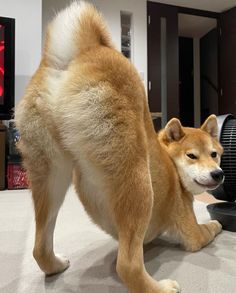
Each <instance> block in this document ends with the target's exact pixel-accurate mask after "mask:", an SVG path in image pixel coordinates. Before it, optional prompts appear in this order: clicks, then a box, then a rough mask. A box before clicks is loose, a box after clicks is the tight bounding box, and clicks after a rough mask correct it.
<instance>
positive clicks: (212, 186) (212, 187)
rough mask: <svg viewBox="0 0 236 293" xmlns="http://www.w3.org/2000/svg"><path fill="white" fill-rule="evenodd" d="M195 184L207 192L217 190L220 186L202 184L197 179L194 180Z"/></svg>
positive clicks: (217, 184) (216, 184)
mask: <svg viewBox="0 0 236 293" xmlns="http://www.w3.org/2000/svg"><path fill="white" fill-rule="evenodd" d="M194 182H195V183H197V184H198V185H200V186H201V187H203V188H205V189H207V190H211V189H216V188H217V187H218V186H219V185H220V183H208V184H206V183H200V182H199V181H197V180H196V179H194Z"/></svg>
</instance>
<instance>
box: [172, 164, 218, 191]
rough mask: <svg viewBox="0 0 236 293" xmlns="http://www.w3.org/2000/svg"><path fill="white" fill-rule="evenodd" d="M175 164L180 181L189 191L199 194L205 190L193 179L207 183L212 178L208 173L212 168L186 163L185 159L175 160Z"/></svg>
mask: <svg viewBox="0 0 236 293" xmlns="http://www.w3.org/2000/svg"><path fill="white" fill-rule="evenodd" d="M175 164H176V166H177V169H178V173H179V176H180V179H181V182H182V184H183V185H184V187H185V188H186V189H187V190H188V191H189V192H191V193H192V194H199V193H202V192H204V191H206V190H207V188H206V187H203V186H200V185H198V184H197V183H196V182H195V180H196V181H198V182H200V183H201V184H205V185H208V184H209V182H210V181H211V180H212V178H211V175H210V173H211V172H212V171H213V169H212V168H209V169H208V168H205V167H201V166H199V165H198V164H191V165H187V164H186V161H185V160H183V159H178V160H175ZM216 167H217V166H216ZM218 168H219V167H218ZM219 169H220V168H219Z"/></svg>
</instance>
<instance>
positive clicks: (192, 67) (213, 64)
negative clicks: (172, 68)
mask: <svg viewBox="0 0 236 293" xmlns="http://www.w3.org/2000/svg"><path fill="white" fill-rule="evenodd" d="M178 37H179V107H180V114H179V118H180V120H181V122H182V124H183V125H185V126H191V127H193V126H195V127H198V126H200V124H201V123H202V122H203V121H204V120H205V119H206V118H207V116H209V115H210V114H213V113H214V114H216V115H217V114H218V38H217V21H216V19H214V18H209V17H204V16H197V15H191V14H184V13H178Z"/></svg>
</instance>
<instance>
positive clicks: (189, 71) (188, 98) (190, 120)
mask: <svg viewBox="0 0 236 293" xmlns="http://www.w3.org/2000/svg"><path fill="white" fill-rule="evenodd" d="M179 108H180V120H181V123H182V124H183V125H184V126H192V127H193V126H194V99H193V39H192V38H184V37H179Z"/></svg>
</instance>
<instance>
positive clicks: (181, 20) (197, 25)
mask: <svg viewBox="0 0 236 293" xmlns="http://www.w3.org/2000/svg"><path fill="white" fill-rule="evenodd" d="M216 26H217V22H216V19H214V18H208V17H202V16H196V15H189V14H182V13H179V14H178V30H179V36H181V37H187V38H201V37H202V36H204V35H205V34H207V33H208V32H209V31H210V30H212V29H213V28H215V27H216Z"/></svg>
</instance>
